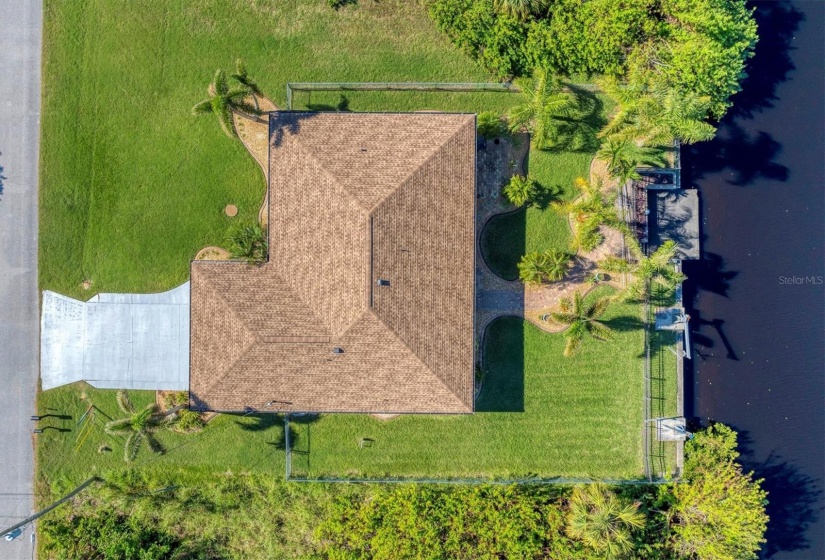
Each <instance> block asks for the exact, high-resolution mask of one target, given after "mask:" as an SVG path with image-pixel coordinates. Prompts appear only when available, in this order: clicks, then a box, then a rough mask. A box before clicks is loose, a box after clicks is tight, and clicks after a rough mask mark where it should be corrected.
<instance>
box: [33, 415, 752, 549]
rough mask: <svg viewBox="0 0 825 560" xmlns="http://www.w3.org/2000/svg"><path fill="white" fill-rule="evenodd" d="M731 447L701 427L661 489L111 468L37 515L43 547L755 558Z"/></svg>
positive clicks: (747, 487)
mask: <svg viewBox="0 0 825 560" xmlns="http://www.w3.org/2000/svg"><path fill="white" fill-rule="evenodd" d="M735 445H736V434H735V432H733V431H731V430H730V429H729V428H726V427H724V426H719V425H717V426H713V427H711V428H709V429H708V430H706V431H705V432H703V433H699V434H697V436H696V439H695V440H693V441H692V442H690V443H689V444H688V446H687V457H686V463H685V478H684V480H683V481H682V482H680V483H676V484H665V485H660V486H643V485H640V486H622V487H608V486H605V485H603V484H598V483H597V484H588V485H575V486H563V485H554V486H540V485H511V486H497V485H478V486H464V485H440V486H439V485H436V486H432V485H423V484H416V485H412V484H405V485H380V484H379V485H369V484H367V485H353V484H347V485H342V484H323V483H318V484H296V483H288V482H284V481H283V480H280V479H278V478H277V477H273V476H271V475H242V474H240V475H239V474H232V473H229V472H227V473H221V474H216V473H213V474H207V473H194V472H192V471H189V472H184V471H182V470H169V469H167V470H164V471H155V472H153V473H149V472H148V471H145V470H135V469H133V470H126V471H122V470H119V471H110V472H108V473H107V474H106V477H105V480H104V482H102V483H100V484H98V485H93V486H91V487H89V488H88V489H87V490H86V491H84V492H83V493H81V494H79V495H78V496H76V497H75V498H73V499H72V500H71V501H70V502H69V503H68V504H67V505H65V506H63V507H61V508H60V509H57V510H55V511H54V512H52V513H50V514H49V515H47V516H45V517H44V518H42V519H41V522H40V528H41V535H42V536H43V538H42V541H41V547H42V550H43V552H44V554H42V557H44V558H53V559H66V560H80V559H84V560H85V559H86V558H101V559H103V560H109V559H115V558H117V559H135V560H138V559H139V560H155V559H160V558H202V559H218V558H221V559H245V558H283V559H289V558H303V559H310V558H312V559H316V560H320V559H328V560H356V559H364V560H366V559H374V560H381V559H386V560H406V559H410V560H412V559H419V558H451V559H453V558H454V559H457V560H460V559H473V560H481V559H490V560H494V559H495V560H497V559H500V558H507V559H508V560H510V559H524V560H527V559H536V560H538V559H545V558H549V559H558V560H585V559H591V558H627V559H629V558H633V559H650V560H665V559H668V560H669V559H672V558H696V559H710V558H713V559H720V560H725V559H734V558H735V559H739V558H753V557H755V555H754V554H753V552H754V551H755V550H757V549H758V547H759V543H761V542H763V541H762V534H763V533H764V529H765V521H766V518H765V514H764V505H765V500H764V498H765V496H764V492H762V491H761V490H760V489H759V485H758V481H757V482H754V481H753V480H752V479H751V478H750V476H747V475H743V474H742V472H741V467H740V466H739V464H738V463H737V462H736V457H737V454H736V451H735ZM715 478H719V479H720V480H719V481H718V482H717V481H715V480H714V479H715ZM688 517H689V518H690V519H689V521H688V520H687V518H688Z"/></svg>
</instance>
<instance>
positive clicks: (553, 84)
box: [509, 68, 574, 150]
mask: <svg viewBox="0 0 825 560" xmlns="http://www.w3.org/2000/svg"><path fill="white" fill-rule="evenodd" d="M529 89H530V91H529V92H528V95H529V98H528V99H527V101H526V102H525V103H523V104H522V105H519V106H517V107H514V108H513V109H512V110H511V111H510V114H509V119H510V129H511V130H512V131H513V132H517V131H518V130H521V129H522V128H526V129H527V130H528V131H529V132H530V134H531V135H532V144H533V147H534V148H537V149H540V150H542V149H546V148H550V147H552V146H553V144H554V143H555V142H557V141H558V138H559V124H560V122H561V121H560V119H562V118H563V117H567V116H569V115H571V114H572V113H573V110H574V102H573V98H572V97H571V95H570V94H568V93H564V92H562V91H561V85H560V84H559V82H558V80H556V79H555V78H554V77H553V76H552V75H551V74H550V73H549V72H548V71H547V70H546V69H544V68H536V70H535V71H534V72H533V80H532V87H531V88H529Z"/></svg>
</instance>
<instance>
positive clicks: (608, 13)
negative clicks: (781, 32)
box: [428, 0, 757, 119]
mask: <svg viewBox="0 0 825 560" xmlns="http://www.w3.org/2000/svg"><path fill="white" fill-rule="evenodd" d="M428 9H429V13H430V16H431V17H432V18H433V19H434V20H435V22H436V24H437V25H438V27H439V29H441V30H442V31H444V32H445V33H447V35H448V36H449V37H450V38H451V39H452V40H453V42H454V43H455V44H456V45H458V46H459V47H460V48H461V49H463V50H464V51H465V52H467V53H469V54H471V55H473V56H475V57H476V58H477V59H478V60H479V61H480V62H481V63H482V64H484V65H485V66H486V67H487V68H488V69H489V70H490V71H491V72H493V73H494V74H495V75H497V76H498V77H500V78H511V77H515V76H523V75H526V74H529V73H530V71H531V69H532V68H534V67H541V68H546V69H548V70H549V71H551V72H553V73H555V74H561V75H574V74H603V75H608V76H614V77H617V78H621V79H622V80H623V81H627V82H629V83H631V84H633V85H635V86H637V85H644V87H645V88H646V90H650V91H652V90H656V89H664V90H667V91H672V92H673V93H674V94H675V95H676V98H677V99H683V98H684V97H685V96H687V95H689V94H690V95H693V96H696V97H697V98H700V99H705V100H707V101H706V104H705V106H704V107H703V109H704V115H703V117H704V118H707V117H712V118H717V119H718V118H721V116H722V115H724V113H725V111H726V110H727V108H728V107H729V106H730V97H731V96H732V95H733V94H734V93H736V92H737V91H739V89H740V86H739V84H740V82H741V80H742V79H743V78H744V64H745V61H746V60H747V59H748V58H749V57H750V56H751V55H752V54H753V47H754V45H755V43H756V39H757V35H756V24H755V22H754V20H753V18H752V16H751V11H752V10H751V9H749V8H747V7H746V5H745V1H744V0H621V1H617V0H590V1H588V2H581V0H550V1H548V2H543V3H535V4H534V5H531V7H530V8H529V9H526V8H525V9H518V10H510V9H507V10H499V11H496V9H495V7H494V6H493V3H491V2H489V0H439V1H435V0H430V1H429V2H428ZM646 94H647V93H644V92H643V93H640V95H646Z"/></svg>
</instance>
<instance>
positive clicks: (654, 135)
mask: <svg viewBox="0 0 825 560" xmlns="http://www.w3.org/2000/svg"><path fill="white" fill-rule="evenodd" d="M599 85H600V87H601V89H602V90H603V91H604V92H605V93H606V94H607V95H608V96H610V97H611V98H613V100H614V101H615V102H616V106H617V109H616V112H615V113H614V114H613V116H612V117H611V119H610V121H609V122H608V123H607V125H605V127H604V128H603V129H602V131H601V133H600V134H601V136H610V135H617V136H619V137H622V138H625V139H629V140H641V141H642V142H643V143H645V144H669V143H670V142H672V141H673V139H674V138H678V139H679V140H681V141H682V142H683V143H685V144H693V143H695V142H702V141H705V140H710V139H711V138H713V136H714V135H715V134H716V128H714V127H713V126H712V125H711V124H709V123H707V122H705V120H704V119H705V118H707V115H708V111H709V109H710V98H709V97H707V96H700V95H697V94H695V93H693V92H680V91H678V90H676V89H674V88H673V87H667V86H665V85H655V84H654V85H650V84H647V83H628V84H620V83H619V82H618V81H617V80H615V79H614V78H607V79H603V80H601V81H600V83H599Z"/></svg>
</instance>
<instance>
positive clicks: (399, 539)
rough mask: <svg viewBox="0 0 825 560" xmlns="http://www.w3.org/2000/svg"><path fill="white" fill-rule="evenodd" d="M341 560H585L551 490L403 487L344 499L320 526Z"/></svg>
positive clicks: (331, 553)
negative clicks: (567, 534)
mask: <svg viewBox="0 0 825 560" xmlns="http://www.w3.org/2000/svg"><path fill="white" fill-rule="evenodd" d="M320 535H321V538H322V539H323V542H324V549H325V550H324V552H325V556H327V557H328V558H333V559H337V560H344V559H347V560H349V559H351V560H355V559H374V560H399V559H405V558H451V559H455V560H462V559H467V560H470V559H472V560H496V559H499V558H508V559H513V560H516V559H525V560H526V559H539V558H582V557H584V556H583V555H582V554H581V550H580V546H578V545H577V544H576V543H574V542H571V541H570V540H569V539H567V538H566V537H565V535H564V517H563V516H562V514H561V511H560V508H559V505H558V501H557V498H556V497H555V496H554V492H553V491H552V490H547V489H546V488H531V487H519V486H506V487H498V486H471V487H464V486H459V487H455V488H450V487H432V486H403V487H401V488H390V489H379V490H376V491H374V492H373V493H372V494H371V495H370V496H369V499H366V500H364V499H352V498H350V499H346V500H340V501H339V502H338V503H337V504H336V507H335V509H334V510H333V514H332V516H331V517H330V518H329V519H327V520H325V521H324V523H323V524H322V525H321V527H320Z"/></svg>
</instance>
